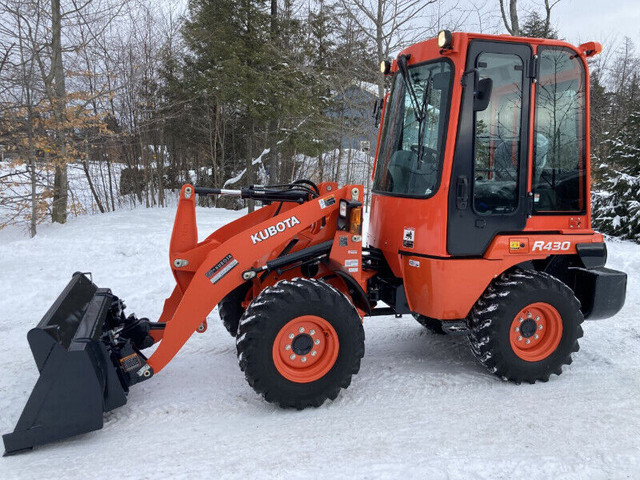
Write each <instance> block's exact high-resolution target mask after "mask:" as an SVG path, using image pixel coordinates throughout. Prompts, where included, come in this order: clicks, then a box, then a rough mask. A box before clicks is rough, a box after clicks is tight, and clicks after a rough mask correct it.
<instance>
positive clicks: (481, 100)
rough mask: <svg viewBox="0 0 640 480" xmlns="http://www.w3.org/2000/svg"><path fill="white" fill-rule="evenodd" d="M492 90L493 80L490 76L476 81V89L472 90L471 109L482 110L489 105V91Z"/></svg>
mask: <svg viewBox="0 0 640 480" xmlns="http://www.w3.org/2000/svg"><path fill="white" fill-rule="evenodd" d="M492 90H493V80H492V79H491V78H483V79H482V80H479V81H478V86H477V88H476V91H475V92H473V111H474V112H482V111H483V110H486V109H487V107H488V106H489V100H491V91H492Z"/></svg>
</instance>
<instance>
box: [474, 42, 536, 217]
mask: <svg viewBox="0 0 640 480" xmlns="http://www.w3.org/2000/svg"><path fill="white" fill-rule="evenodd" d="M476 67H477V69H478V80H479V81H480V80H483V79H485V78H490V79H491V80H492V83H493V86H492V93H491V98H490V100H489V104H488V106H487V108H485V109H484V110H482V111H478V112H475V125H474V127H475V137H474V141H475V148H474V174H473V208H474V210H475V211H476V212H477V213H479V214H507V213H512V212H514V211H515V210H516V209H517V208H518V172H519V170H520V126H521V123H522V86H523V73H524V65H523V60H522V58H520V57H519V56H518V55H514V54H504V53H486V52H485V53H481V54H480V55H478V57H477V60H476Z"/></svg>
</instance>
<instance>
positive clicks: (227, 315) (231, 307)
mask: <svg viewBox="0 0 640 480" xmlns="http://www.w3.org/2000/svg"><path fill="white" fill-rule="evenodd" d="M250 288H251V283H249V282H247V283H243V284H242V285H240V286H238V287H236V288H234V289H233V290H231V291H230V292H229V293H228V294H227V296H226V297H224V298H223V299H222V300H220V303H219V304H218V314H219V315H220V319H221V320H222V324H223V325H224V328H226V329H227V331H228V332H229V333H230V334H231V336H232V337H235V336H236V334H237V333H238V323H240V317H242V314H243V313H244V308H243V307H242V302H244V299H245V298H246V296H247V292H248V291H249V289H250Z"/></svg>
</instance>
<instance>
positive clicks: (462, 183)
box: [447, 40, 534, 256]
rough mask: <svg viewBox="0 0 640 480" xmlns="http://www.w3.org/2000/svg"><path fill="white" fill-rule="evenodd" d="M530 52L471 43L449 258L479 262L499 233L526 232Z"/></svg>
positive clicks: (451, 209) (451, 211) (451, 200)
mask: <svg viewBox="0 0 640 480" xmlns="http://www.w3.org/2000/svg"><path fill="white" fill-rule="evenodd" d="M532 54H533V52H532V50H531V47H530V46H528V45H525V44H517V43H507V42H489V41H480V40H476V41H473V42H472V43H471V44H470V45H469V51H468V56H467V69H466V72H465V73H464V74H463V79H462V81H463V85H464V88H463V93H462V103H461V110H460V119H459V125H458V135H457V140H456V150H455V154H454V160H453V169H452V172H451V182H450V190H449V218H448V224H447V251H448V252H449V254H451V255H455V256H481V255H483V254H484V252H485V251H486V249H487V247H488V246H489V244H490V243H491V241H492V240H493V238H494V237H495V236H496V235H497V234H499V233H506V232H515V231H520V230H522V229H523V228H524V227H525V224H526V221H527V215H528V214H529V209H530V206H529V202H528V201H527V198H528V197H527V171H528V169H527V157H528V151H529V148H528V137H529V135H528V132H529V103H530V92H531V78H530V73H529V72H533V71H534V69H532V68H531V62H532Z"/></svg>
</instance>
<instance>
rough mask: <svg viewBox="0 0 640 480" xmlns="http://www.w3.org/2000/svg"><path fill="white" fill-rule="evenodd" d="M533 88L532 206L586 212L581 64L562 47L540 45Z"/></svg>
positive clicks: (582, 73) (536, 208) (583, 91)
mask: <svg viewBox="0 0 640 480" xmlns="http://www.w3.org/2000/svg"><path fill="white" fill-rule="evenodd" d="M538 56H539V62H540V71H539V74H538V85H537V87H536V112H535V117H536V118H535V135H534V158H535V161H534V163H533V178H532V184H533V205H534V210H535V211H536V212H553V213H555V212H577V211H584V210H585V179H586V167H585V81H584V76H585V73H584V67H583V65H582V62H581V61H580V59H579V58H578V57H577V56H576V54H575V52H573V51H571V50H569V49H567V48H551V47H540V49H539V51H538Z"/></svg>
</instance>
